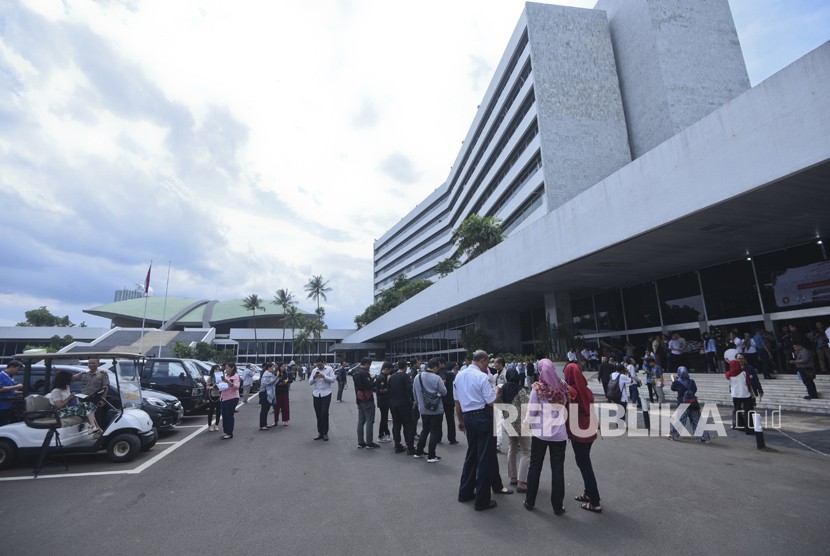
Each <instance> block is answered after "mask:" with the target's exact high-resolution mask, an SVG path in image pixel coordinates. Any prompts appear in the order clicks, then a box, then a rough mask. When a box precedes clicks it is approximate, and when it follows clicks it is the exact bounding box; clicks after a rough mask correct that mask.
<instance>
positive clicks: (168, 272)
mask: <svg viewBox="0 0 830 556" xmlns="http://www.w3.org/2000/svg"><path fill="white" fill-rule="evenodd" d="M171 262H172V261H167V284H166V285H165V286H164V308H163V309H162V310H161V328H159V357H161V343H162V334H164V318H165V317H166V314H167V290H168V289H170V263H171Z"/></svg>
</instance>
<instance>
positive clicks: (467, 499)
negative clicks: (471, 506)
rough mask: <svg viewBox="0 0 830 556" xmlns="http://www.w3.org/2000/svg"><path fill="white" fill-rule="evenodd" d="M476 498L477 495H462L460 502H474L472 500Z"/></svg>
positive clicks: (459, 498)
mask: <svg viewBox="0 0 830 556" xmlns="http://www.w3.org/2000/svg"><path fill="white" fill-rule="evenodd" d="M475 499H476V497H475V496H470V497H469V498H462V497H460V496H459V497H458V501H459V502H461V503H462V504H463V503H464V502H472V501H473V500H475Z"/></svg>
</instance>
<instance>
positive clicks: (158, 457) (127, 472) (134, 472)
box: [0, 425, 207, 482]
mask: <svg viewBox="0 0 830 556" xmlns="http://www.w3.org/2000/svg"><path fill="white" fill-rule="evenodd" d="M198 428H199V430H197V431H194V432H192V433H190V435H188V436H186V437H185V438H183V439H181V440H179V441H178V442H156V444H174V445H173V446H171V447H170V448H168V449H166V450H164V451H163V452H160V453H159V454H157V455H156V456H154V457H152V458H150V459H149V460H147V461H145V462H144V463H142V464H141V465H139V466H138V467H136V468H135V469H126V470H124V471H121V470H116V471H88V472H86V473H63V474H60V475H40V476H38V477H37V478H38V479H62V478H64V477H99V476H102V475H138V474H139V473H141V472H142V471H144V470H146V469H148V468H149V467H150V466H151V465H155V464H156V463H158V462H159V461H160V460H162V459H163V458H164V457H166V456H167V455H168V454H169V453H170V452H174V451H175V450H178V449H179V447H180V446H182V445H183V444H185V443H186V442H190V441H191V440H193V439H194V438H196V437H197V436H198V435H199V434H200V433H202V432H203V431H205V430H207V425H202V426H200V427H198ZM33 478H34V477H33V476H32V475H24V476H17V477H0V482H6V481H30V480H32V479H33Z"/></svg>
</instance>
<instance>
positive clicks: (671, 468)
mask: <svg viewBox="0 0 830 556" xmlns="http://www.w3.org/2000/svg"><path fill="white" fill-rule="evenodd" d="M291 396H292V405H291V412H292V420H291V424H290V426H288V427H279V428H278V429H273V430H270V431H267V432H260V431H258V430H257V426H258V425H257V419H258V412H259V408H258V407H257V406H255V405H253V404H249V405H246V406H244V407H241V408H240V411H239V413H238V414H237V421H236V434H235V437H234V438H233V439H232V440H228V441H223V440H220V439H219V435H220V433H215V432H207V431H204V432H200V433H199V434H197V435H196V436H195V437H194V438H193V439H192V440H191V441H189V442H187V443H186V444H184V445H182V446H181V447H180V448H179V449H177V450H175V451H171V452H170V453H169V455H168V456H166V457H164V458H163V459H161V460H160V461H159V462H158V463H157V464H155V465H153V466H151V467H149V468H147V469H146V470H144V471H142V472H141V473H137V474H130V475H107V474H94V472H93V474H90V475H86V476H72V477H64V478H41V479H37V480H25V481H11V482H4V483H3V485H2V504H0V519H2V522H3V523H4V531H5V532H4V535H3V540H2V545H0V547H2V548H0V552H2V553H4V554H15V555H28V554H46V553H59V552H60V553H63V552H66V551H75V552H77V551H83V552H86V551H92V552H94V553H103V554H107V553H118V554H169V553H178V554H204V555H212V554H309V555H311V554H325V553H329V554H491V553H506V552H510V553H512V554H531V553H532V554H551V553H552V554H559V553H563V554H564V553H571V554H588V553H598V552H614V553H617V552H622V551H625V552H627V553H631V554H666V553H670V554H725V553H729V554H750V553H759V552H763V553H765V554H826V553H827V545H826V542H827V530H826V516H827V515H828V510H830V473H828V471H830V457H828V456H827V455H826V454H827V453H830V452H828V445H830V443H828V439H829V438H830V418H828V417H823V416H816V415H811V416H799V415H785V416H784V418H783V421H782V422H783V424H784V430H785V432H786V433H787V436H784V435H783V434H781V433H778V432H775V431H772V430H770V431H768V433H767V435H766V436H767V440H768V444H769V445H770V447H772V448H773V449H774V450H775V451H759V450H757V449H756V448H755V441H754V439H753V438H752V437H748V436H745V435H743V434H737V433H736V432H734V431H729V434H728V437H726V438H718V439H715V440H714V441H713V442H712V443H711V444H708V445H703V444H700V443H697V442H694V441H691V440H688V439H686V440H682V441H678V442H670V441H668V440H666V439H665V438H661V437H656V438H627V437H621V438H603V439H599V440H597V441H596V442H595V444H594V448H593V452H592V455H593V462H594V468H595V471H596V474H597V477H598V481H599V488H600V493H601V496H602V504H603V513H602V514H600V515H597V514H592V513H589V512H586V511H583V510H581V509H580V507H579V504H578V503H577V502H575V501H574V500H573V497H574V496H576V495H578V494H580V493H581V491H582V480H581V476H580V474H579V470H578V469H577V467H576V465H575V463H574V459H573V455H572V452H571V449H570V447H569V448H568V455H567V459H566V469H565V477H566V489H567V492H566V499H565V506H566V509H567V512H566V513H565V514H564V515H563V516H561V517H556V516H554V515H553V512H552V508H551V507H550V504H549V503H548V500H549V492H550V491H549V486H550V477H549V474H548V473H549V472H548V468H547V466H546V467H545V471H544V472H543V476H542V486H541V489H540V492H539V497H538V500H537V508H536V510H535V511H534V512H527V511H525V510H524V509H523V507H522V500H523V497H522V495H521V494H513V495H509V496H495V499H496V500H497V501H498V503H499V506H498V507H497V508H496V509H494V510H492V511H488V512H475V511H473V508H472V506H471V505H470V504H461V503H459V502H457V500H456V497H457V489H458V482H459V476H460V470H461V464H462V460H463V457H464V452H465V442H464V440H463V436H461V437H460V439H461V440H462V443H461V444H459V445H457V446H448V445H447V444H446V442H445V443H444V444H442V445H439V449H438V453H439V455H441V456H442V457H443V461H441V462H440V463H436V464H428V463H426V462H425V460H416V459H414V458H412V457H407V456H406V455H404V454H400V455H396V454H394V453H393V449H392V445H391V444H385V445H383V446H382V448H380V449H377V450H368V451H367V450H358V449H357V441H356V433H355V429H356V422H357V412H356V407H355V404H354V393H353V391H352V390H348V391H347V392H346V393H345V398H344V399H345V400H347V401H344V403H340V404H338V403H336V402H335V403H332V406H331V432H330V437H331V441H329V442H321V441H313V440H312V438H313V437H314V435H315V424H314V414H313V409H312V404H311V398H310V396H311V394H310V388H309V387H308V386H307V385H306V384H295V385H294V386H292V391H291ZM252 401H253V400H252ZM201 419H202V418H199V422H201ZM786 427H789V428H786ZM796 441H798V442H802V443H803V444H805V445H807V446H808V447H812V448H814V449H817V450H818V452H817V451H813V450H811V449H809V448H808V447H805V446H803V445H800V444H798V443H797V442H796ZM819 452H823V453H819ZM499 458H500V465H501V471H502V477H503V479H504V480H505V482H506V481H507V478H506V469H507V466H506V460H505V456H503V455H500V456H499ZM78 465H84V469H86V470H89V462H88V460H83V462H79V463H78V464H75V463H74V462H73V460H72V459H70V466H73V467H77V466H78ZM61 469H62V467H61ZM100 469H101V470H102V471H105V470H111V469H113V468H112V467H111V466H107V465H105V464H103V463H102V464H101V466H100ZM18 471H20V472H21V473H23V472H25V471H26V469H25V468H22V467H21V468H20V469H18ZM19 474H20V473H19Z"/></svg>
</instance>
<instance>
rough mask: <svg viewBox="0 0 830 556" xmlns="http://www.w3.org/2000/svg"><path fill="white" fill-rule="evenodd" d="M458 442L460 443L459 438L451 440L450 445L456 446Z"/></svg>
mask: <svg viewBox="0 0 830 556" xmlns="http://www.w3.org/2000/svg"><path fill="white" fill-rule="evenodd" d="M456 444H460V442H458V440H450V446H455V445H456Z"/></svg>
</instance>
